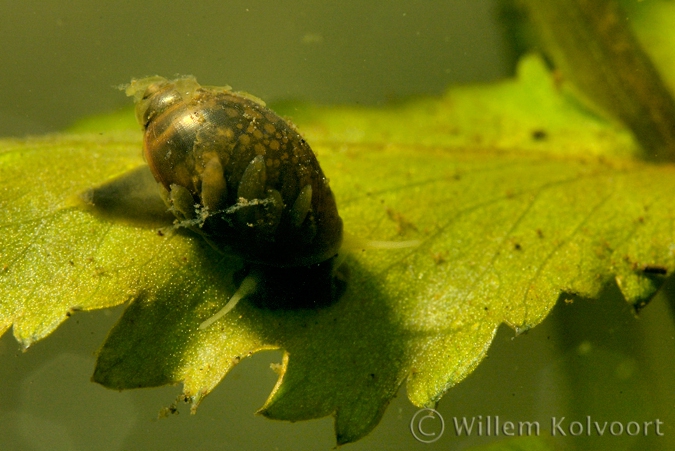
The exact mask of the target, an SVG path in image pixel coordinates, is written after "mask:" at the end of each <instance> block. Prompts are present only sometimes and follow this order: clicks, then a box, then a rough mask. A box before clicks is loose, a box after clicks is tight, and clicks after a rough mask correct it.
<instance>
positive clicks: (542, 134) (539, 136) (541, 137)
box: [532, 129, 548, 141]
mask: <svg viewBox="0 0 675 451" xmlns="http://www.w3.org/2000/svg"><path fill="white" fill-rule="evenodd" d="M547 138H548V133H546V130H542V129H537V130H533V131H532V139H533V140H535V141H545V140H546V139H547Z"/></svg>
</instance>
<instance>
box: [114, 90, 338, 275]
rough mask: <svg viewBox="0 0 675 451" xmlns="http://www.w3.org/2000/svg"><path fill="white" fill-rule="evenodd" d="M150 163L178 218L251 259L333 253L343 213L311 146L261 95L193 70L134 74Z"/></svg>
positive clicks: (302, 260) (279, 262) (314, 258)
mask: <svg viewBox="0 0 675 451" xmlns="http://www.w3.org/2000/svg"><path fill="white" fill-rule="evenodd" d="M127 95H130V96H134V97H135V99H136V102H137V105H136V117H137V119H138V121H139V123H140V124H141V126H142V127H143V129H144V131H145V134H144V138H143V147H144V153H145V158H146V161H147V162H148V165H149V166H150V169H151V171H152V173H153V175H154V177H155V179H156V180H157V181H158V182H159V184H160V187H161V189H162V191H163V196H164V198H165V200H166V202H167V204H168V205H169V207H170V209H171V211H173V213H174V214H175V215H176V217H177V218H178V219H179V223H180V224H182V225H184V226H186V227H190V228H192V229H195V230H198V231H199V232H200V233H202V234H203V235H205V237H206V238H207V239H208V240H210V241H211V242H212V243H214V244H215V245H216V246H218V247H223V248H229V249H231V250H233V251H234V252H236V253H238V254H239V255H241V256H242V258H244V259H245V260H247V261H249V262H254V263H259V264H264V265H271V266H278V267H292V266H308V265H312V264H315V263H319V262H322V261H325V260H328V259H330V258H331V257H333V256H335V255H336V254H337V251H338V249H339V248H340V244H341V242H342V220H341V219H340V216H339V215H338V212H337V207H336V204H335V198H334V197H333V193H332V192H331V190H330V187H329V185H328V180H327V179H326V176H325V175H324V174H323V171H322V170H321V167H320V166H319V163H318V161H317V160H316V157H315V155H314V153H313V152H312V149H310V147H309V145H308V144H307V143H306V142H305V140H304V139H303V138H302V137H301V136H300V134H299V133H298V132H297V131H296V130H295V128H294V127H293V126H292V125H291V124H289V123H288V122H287V121H285V120H284V119H282V118H281V117H279V116H277V115H276V114H275V113H274V112H273V111H271V110H270V109H268V108H267V107H266V106H265V104H264V103H263V102H262V101H261V100H259V99H256V98H255V97H253V96H251V95H248V94H244V93H234V92H231V91H230V90H229V87H225V88H214V87H202V86H200V85H199V84H198V83H197V81H196V80H195V79H194V78H192V77H184V78H179V79H176V80H172V81H169V80H167V79H165V78H161V77H150V78H146V79H142V80H134V81H132V83H131V84H130V85H129V86H128V87H127Z"/></svg>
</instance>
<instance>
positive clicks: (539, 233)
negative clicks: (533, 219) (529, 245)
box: [537, 229, 544, 238]
mask: <svg viewBox="0 0 675 451" xmlns="http://www.w3.org/2000/svg"><path fill="white" fill-rule="evenodd" d="M537 236H538V237H539V238H544V232H542V231H541V229H537Z"/></svg>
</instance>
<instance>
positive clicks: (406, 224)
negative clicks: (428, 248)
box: [387, 208, 417, 235]
mask: <svg viewBox="0 0 675 451" xmlns="http://www.w3.org/2000/svg"><path fill="white" fill-rule="evenodd" d="M387 216H389V219H391V220H392V221H394V222H395V223H396V227H397V232H398V234H399V235H404V234H405V233H406V232H408V231H410V230H412V231H415V232H417V226H416V225H415V224H413V223H412V222H410V221H409V220H408V219H406V218H405V216H403V214H401V213H399V212H397V211H395V210H393V209H392V208H387Z"/></svg>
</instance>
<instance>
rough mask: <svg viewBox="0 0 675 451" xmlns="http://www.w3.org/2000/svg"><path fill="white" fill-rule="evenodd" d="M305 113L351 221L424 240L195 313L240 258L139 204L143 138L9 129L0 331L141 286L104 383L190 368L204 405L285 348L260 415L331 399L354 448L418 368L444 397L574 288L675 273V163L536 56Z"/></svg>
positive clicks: (149, 382)
mask: <svg viewBox="0 0 675 451" xmlns="http://www.w3.org/2000/svg"><path fill="white" fill-rule="evenodd" d="M535 105H545V108H541V109H539V110H535V112H533V107H534V106H535ZM299 108H300V110H299V111H300V114H299V116H298V118H296V122H297V123H299V125H300V129H301V131H302V132H303V133H304V135H305V137H306V139H307V140H308V141H309V142H310V143H311V144H312V147H313V148H314V150H315V151H316V152H317V154H318V157H319V160H320V162H321V165H322V168H323V170H324V172H325V173H326V174H327V175H328V177H330V179H331V187H332V189H333V192H334V193H335V195H336V198H337V202H338V207H339V209H340V214H341V216H342V218H343V219H344V222H345V228H346V230H347V231H348V232H349V233H351V234H352V235H355V236H357V237H361V238H364V239H370V240H394V241H398V240H409V239H418V240H421V244H420V245H419V246H417V247H415V248H407V249H397V250H368V251H365V252H357V253H352V254H350V255H349V256H348V257H347V259H346V265H347V267H348V268H349V279H348V284H347V290H346V293H345V294H344V296H342V297H341V298H340V300H339V301H338V302H336V303H335V304H333V305H331V306H329V307H326V308H322V309H318V310H265V309H260V308H257V307H255V306H254V305H252V304H251V303H248V302H246V301H245V300H244V301H242V302H240V303H239V304H238V305H237V307H236V309H235V310H233V311H232V312H230V313H229V314H228V315H226V316H225V317H224V318H223V319H221V320H220V321H218V322H217V323H216V324H214V325H213V326H211V327H209V328H207V329H206V330H200V329H199V325H200V324H201V323H202V322H203V321H204V320H205V319H207V318H209V317H210V316H211V315H212V314H213V313H215V312H216V311H218V310H219V309H220V308H221V307H222V306H223V305H224V304H225V302H226V301H227V299H228V298H229V296H230V295H231V294H232V293H233V292H234V291H235V289H236V282H235V273H236V272H237V271H238V270H239V269H240V268H241V265H242V263H241V261H240V260H239V259H238V258H237V257H236V256H230V255H223V254H220V253H218V252H216V251H214V250H213V249H212V248H211V247H210V246H209V245H208V244H207V243H206V242H205V241H204V240H203V239H201V238H200V237H199V236H197V235H195V234H192V233H190V232H186V231H185V230H181V229H174V228H172V226H171V219H170V218H168V217H167V216H165V215H164V214H163V213H162V209H161V207H158V208H159V210H153V211H155V213H151V214H146V213H144V211H145V210H144V209H143V208H142V207H140V206H144V205H148V206H150V207H152V208H155V207H153V205H155V206H156V205H157V204H156V202H157V200H158V199H159V197H158V196H157V197H153V196H152V194H151V190H150V192H148V191H147V190H146V188H147V185H148V182H147V181H148V178H147V173H146V172H145V169H143V168H142V165H143V162H142V158H141V156H140V135H139V134H138V133H132V132H130V131H122V130H109V131H106V132H105V133H104V134H103V135H89V134H83V133H77V134H75V133H71V134H63V135H55V136H50V137H45V138H41V139H29V140H15V141H3V142H1V143H0V146H1V147H0V149H1V150H0V180H2V182H3V183H2V188H0V224H2V227H3V234H2V235H0V265H1V266H0V268H2V272H1V273H0V292H1V296H2V297H1V298H0V299H2V301H1V302H0V324H1V325H2V330H3V331H4V330H6V329H7V328H8V327H9V326H10V325H13V327H14V329H13V330H14V335H15V336H16V337H17V339H18V340H19V341H20V342H21V343H22V344H23V345H24V346H25V347H27V346H29V345H30V344H31V343H33V342H34V341H36V340H39V339H41V338H44V337H45V336H46V335H48V334H49V333H50V332H51V331H53V330H54V329H55V328H56V327H57V326H58V324H60V322H62V321H63V320H65V319H66V318H67V316H68V314H69V312H70V311H72V310H73V309H80V310H90V309H95V308H105V307H108V306H112V305H116V304H120V303H124V302H127V301H131V303H130V304H129V306H128V307H127V309H126V311H125V312H124V314H123V316H122V318H121V320H120V321H119V323H118V324H117V325H116V326H115V327H114V328H113V330H112V331H111V333H110V335H109V337H108V339H107V341H106V342H105V344H104V345H103V348H102V349H101V352H100V354H99V358H98V363H97V368H96V370H95V374H94V380H95V381H97V382H99V383H101V384H103V385H105V386H108V387H111V388H117V389H123V388H135V387H150V386H158V385H163V384H169V383H176V382H182V383H183V384H184V392H185V394H186V396H187V397H189V398H190V399H191V400H192V402H193V405H194V407H196V406H197V405H198V404H199V402H200V401H201V400H202V399H203V397H204V396H205V395H207V394H208V393H209V392H210V391H212V390H213V389H214V387H215V386H216V385H217V384H218V383H219V381H220V380H221V379H222V378H223V377H224V376H225V375H226V374H227V372H228V371H229V370H230V369H231V368H232V367H233V366H234V365H236V364H237V363H239V362H240V361H241V359H243V358H245V357H247V356H250V355H251V354H252V353H254V352H257V351H260V350H264V349H276V348H280V349H283V350H284V352H285V357H284V361H283V365H282V368H281V371H280V377H279V381H278V383H277V386H276V387H275V388H274V390H273V392H272V394H271V395H270V397H269V399H268V400H267V402H266V403H265V405H264V406H263V407H262V408H261V410H260V413H262V414H263V415H265V416H267V417H270V418H276V419H286V420H292V421H296V420H303V419H310V418H318V417H322V416H326V415H334V416H335V428H336V434H337V440H338V442H339V443H346V442H350V441H354V440H357V439H359V438H361V437H363V436H364V435H366V434H367V433H368V432H369V431H370V430H372V428H373V427H375V425H376V424H377V423H378V421H379V420H380V418H381V417H382V414H383V412H384V410H385V409H386V406H387V404H388V402H389V401H390V400H391V399H392V397H393V396H394V395H395V394H396V392H397V390H398V389H399V387H400V386H401V384H403V383H404V382H405V383H406V385H407V392H408V396H409V398H410V400H411V401H412V402H413V403H414V404H416V405H418V406H431V405H434V403H436V402H437V401H438V400H439V399H440V397H441V396H442V395H443V393H445V391H446V390H448V388H450V387H451V386H452V385H454V384H456V383H457V382H459V381H461V380H462V379H463V378H464V377H466V376H467V375H468V374H469V373H470V372H471V371H472V370H473V369H474V368H475V367H476V366H477V365H478V363H479V362H480V361H481V359H482V358H483V357H484V356H485V354H486V352H487V349H488V347H489V345H490V342H491V340H492V338H493V337H494V334H495V331H496V330H497V327H498V326H499V325H500V324H501V323H507V324H509V325H510V326H511V327H513V328H514V330H516V331H517V332H520V331H524V330H527V329H529V328H531V327H533V326H535V325H537V324H538V323H539V322H541V321H542V320H543V319H544V318H545V317H546V315H547V314H548V313H549V311H550V310H551V308H552V307H553V306H554V304H555V302H556V300H557V299H558V297H559V295H560V294H561V293H563V292H566V293H575V294H579V295H582V296H595V295H597V293H598V292H599V290H600V289H601V287H602V286H603V285H604V284H606V283H608V282H609V281H611V280H612V279H616V280H617V282H618V284H619V286H620V287H621V289H622V292H623V293H624V295H625V296H626V299H627V300H628V302H630V303H631V304H632V305H634V306H635V308H636V309H637V308H640V307H642V306H644V305H645V304H646V303H647V302H648V301H649V299H650V298H651V296H652V295H653V294H654V292H655V290H657V289H658V288H659V286H660V284H661V283H662V281H663V278H664V276H665V275H666V274H670V273H671V272H672V271H673V269H674V268H675V256H674V253H673V228H672V224H673V221H674V219H675V212H674V211H673V208H674V207H673V206H672V203H671V202H669V199H670V197H671V196H670V195H671V194H672V193H673V192H675V177H674V175H675V166H672V165H666V164H662V165H654V164H649V163H644V162H640V161H637V160H636V159H634V158H632V156H634V155H637V153H638V150H637V146H636V145H635V143H634V142H633V141H632V139H631V137H630V134H629V133H628V132H627V131H626V130H624V129H622V128H620V127H619V126H618V125H616V124H615V123H609V122H607V121H605V120H604V119H602V118H599V117H597V116H595V115H593V114H592V113H589V112H588V111H585V110H583V109H581V108H579V106H578V104H577V103H576V102H575V101H574V100H572V99H570V98H569V97H567V96H566V95H565V94H564V93H561V92H560V91H559V90H557V89H556V85H555V81H554V80H553V78H552V77H551V75H550V74H549V73H548V72H547V71H546V69H545V68H544V65H543V63H542V62H541V60H540V59H539V58H537V57H529V58H526V59H524V60H523V61H522V63H521V66H520V69H519V76H518V79H516V80H510V81H505V82H502V83H498V84H495V85H493V86H485V87H461V88H453V89H451V90H449V91H448V93H447V94H446V95H445V96H444V97H443V98H440V99H423V100H417V101H412V102H409V103H406V104H401V105H396V106H391V107H388V108H382V109H368V108H357V107H351V108H348V107H337V108H318V107H306V108H304V109H303V107H302V106H300V107H299ZM467 118H469V119H467ZM89 127H92V125H91V124H90V125H89ZM132 192H136V193H138V195H137V196H129V193H132ZM153 199H154V200H153ZM160 202H161V201H160ZM127 211H132V212H134V213H133V214H129V213H126V212H127Z"/></svg>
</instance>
